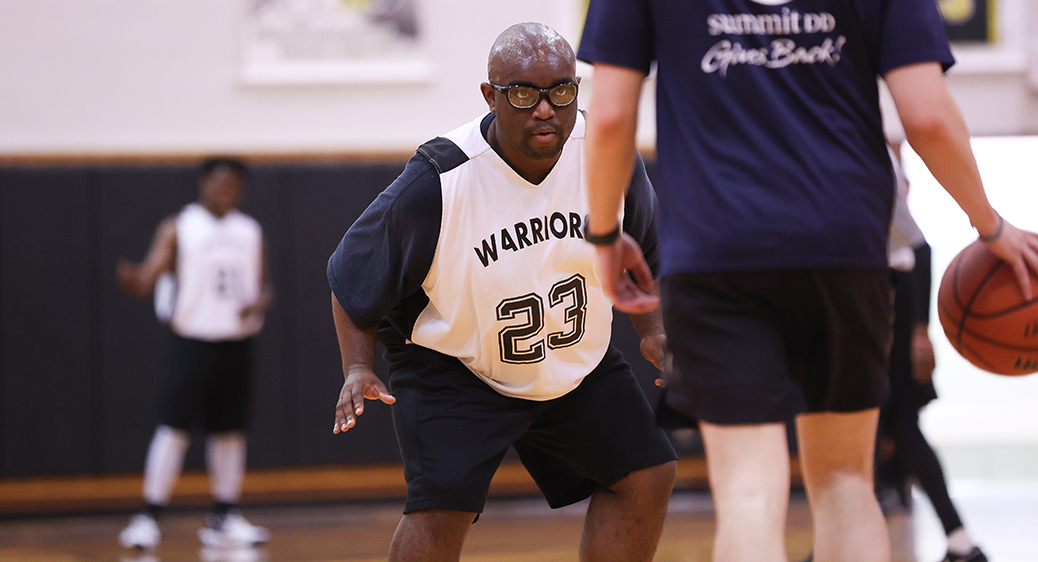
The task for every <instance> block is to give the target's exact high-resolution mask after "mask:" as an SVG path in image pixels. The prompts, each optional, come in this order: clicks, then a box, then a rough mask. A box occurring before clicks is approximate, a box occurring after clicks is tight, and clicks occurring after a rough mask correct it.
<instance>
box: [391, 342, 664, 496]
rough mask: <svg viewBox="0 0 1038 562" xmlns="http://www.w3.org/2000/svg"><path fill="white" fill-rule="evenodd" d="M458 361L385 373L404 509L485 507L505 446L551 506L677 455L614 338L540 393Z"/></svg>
mask: <svg viewBox="0 0 1038 562" xmlns="http://www.w3.org/2000/svg"><path fill="white" fill-rule="evenodd" d="M455 364H456V365H457V368H452V369H447V370H440V371H439V372H437V373H435V374H430V373H424V374H421V375H419V376H413V373H409V374H408V375H407V376H405V377H400V378H399V379H394V378H393V377H391V378H390V381H391V388H392V392H393V395H394V396H395V397H396V403H395V404H393V407H392V412H393V423H394V426H395V428H396V434H397V439H398V441H399V444H400V451H401V454H402V456H403V459H404V476H405V478H406V480H407V503H406V505H405V506H404V513H410V512H413V511H419V510H423V509H449V510H454V511H466V512H471V513H481V512H482V511H483V506H484V504H485V503H486V497H487V492H488V490H489V489H490V481H491V479H492V478H493V476H494V473H495V472H496V471H497V469H498V467H499V466H500V464H501V461H502V459H504V457H505V453H506V452H507V451H508V448H509V447H510V446H514V447H515V450H516V452H517V453H518V455H519V459H520V460H521V461H522V463H523V465H524V466H525V467H526V469H527V470H528V471H529V472H530V475H531V476H532V477H533V479H534V481H535V482H536V483H537V486H538V487H539V488H540V489H541V492H543V493H544V496H545V498H546V499H547V500H548V504H549V505H550V506H551V507H553V508H558V507H562V506H565V505H569V504H572V503H575V502H578V501H580V500H583V499H585V498H587V497H589V496H590V495H591V494H592V493H593V492H594V491H595V490H597V489H599V488H608V487H609V486H612V485H613V484H615V483H617V482H619V481H620V480H622V479H623V478H624V477H626V476H627V475H628V474H630V473H631V472H634V471H636V470H640V469H643V468H648V467H651V466H656V465H659V464H663V463H666V462H668V461H671V460H675V459H676V458H677V455H676V454H675V453H674V449H673V447H671V445H670V441H669V440H668V438H667V436H666V434H665V433H664V432H663V431H662V430H661V429H660V428H659V427H657V426H656V424H655V423H654V421H653V414H652V409H651V408H650V407H649V404H648V402H647V401H646V399H645V395H644V394H643V393H642V391H641V388H640V387H639V386H638V383H637V381H635V379H634V375H633V374H632V373H631V368H630V365H628V364H627V363H626V362H625V361H624V360H623V357H622V355H621V354H620V352H619V351H618V350H616V349H614V348H610V350H609V351H608V352H607V353H606V357H605V358H604V359H603V360H602V363H601V364H599V366H598V367H597V368H596V369H595V370H594V371H592V372H591V374H589V375H588V376H587V377H586V378H585V379H584V381H583V382H581V384H580V385H579V386H578V387H577V388H576V389H574V390H573V391H571V392H570V393H568V394H566V395H565V396H562V397H559V398H556V399H553V400H547V401H543V402H539V401H532V400H523V399H519V398H511V397H508V396H503V395H501V394H499V393H497V392H496V391H494V390H493V389H492V388H491V387H490V386H488V385H487V384H486V383H484V382H483V381H482V380H480V379H479V378H477V377H476V376H475V375H473V374H472V373H471V372H470V371H468V370H467V369H466V368H465V367H464V366H462V365H461V363H457V362H455ZM399 380H403V381H405V384H395V383H394V381H399Z"/></svg>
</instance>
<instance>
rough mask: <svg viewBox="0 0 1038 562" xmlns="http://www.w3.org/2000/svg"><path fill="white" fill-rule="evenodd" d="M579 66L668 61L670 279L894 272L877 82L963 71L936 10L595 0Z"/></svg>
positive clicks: (664, 222) (759, 1)
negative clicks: (888, 76)
mask: <svg viewBox="0 0 1038 562" xmlns="http://www.w3.org/2000/svg"><path fill="white" fill-rule="evenodd" d="M578 58H580V59H581V60H584V61H587V62H591V63H596V62H599V63H609V64H613V65H619V66H624V67H629V68H633V69H636V70H640V71H642V72H645V73H648V72H649V70H650V67H651V65H652V64H653V63H656V64H657V86H656V87H657V100H656V112H657V135H658V143H657V155H658V161H657V170H658V174H657V178H656V181H655V182H654V184H655V187H656V191H657V194H658V196H659V202H660V212H659V215H658V220H659V225H660V248H661V251H660V256H661V265H662V274H664V275H666V274H670V273H678V272H692V271H731V270H746V269H779V268H798V267H884V266H885V265H886V262H887V254H886V252H887V242H886V241H887V236H888V228H889V224H890V215H891V209H892V205H893V200H894V197H893V196H894V176H893V171H892V169H891V165H890V160H889V157H888V156H887V152H886V147H885V139H884V133H883V126H882V119H881V115H880V108H879V89H878V84H877V79H878V78H879V77H880V76H882V75H884V74H885V73H887V72H888V71H890V70H892V69H894V68H897V67H900V66H904V65H908V64H913V63H919V62H931V61H936V62H939V63H941V64H942V65H943V66H944V68H947V67H949V66H951V64H952V63H953V62H954V59H953V58H952V54H951V51H950V48H949V45H948V40H947V36H946V34H945V31H944V26H943V22H942V20H941V17H940V14H939V13H938V11H937V7H936V3H935V2H934V0H785V1H783V0H694V1H690V0H592V1H591V4H590V8H589V11H588V16H587V20H586V24H585V28H584V34H583V37H582V39H581V44H580V48H579V51H578Z"/></svg>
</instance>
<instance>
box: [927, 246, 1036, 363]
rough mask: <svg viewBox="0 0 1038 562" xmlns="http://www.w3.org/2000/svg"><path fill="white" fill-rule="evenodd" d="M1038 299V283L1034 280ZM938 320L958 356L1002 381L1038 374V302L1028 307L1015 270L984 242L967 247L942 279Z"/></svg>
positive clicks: (1034, 301)
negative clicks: (1037, 372) (1016, 376)
mask: <svg viewBox="0 0 1038 562" xmlns="http://www.w3.org/2000/svg"><path fill="white" fill-rule="evenodd" d="M1031 290H1032V294H1033V295H1038V278H1036V277H1035V275H1034V274H1033V273H1032V274H1031ZM937 314H938V316H939V317H940V319H941V326H942V327H943V328H944V334H945V335H946V336H948V340H949V341H951V344H952V346H953V347H955V350H956V351H958V352H959V354H961V355H962V356H963V357H965V358H966V359H968V360H969V362H970V363H973V364H974V365H976V366H977V367H980V368H981V369H984V370H985V371H990V372H992V373H995V374H999V375H1026V374H1029V373H1034V372H1036V371H1038V298H1033V299H1031V300H1029V301H1025V300H1024V298H1023V295H1022V294H1021V292H1020V286H1019V283H1018V282H1017V280H1016V276H1015V275H1014V274H1013V271H1012V269H1011V268H1010V267H1009V266H1008V265H1007V264H1006V263H1005V262H1003V261H1002V260H1001V259H999V258H998V256H996V255H995V254H993V253H992V252H991V251H990V250H988V249H987V247H986V246H985V245H984V243H983V242H981V241H980V240H977V241H976V242H974V243H972V244H970V245H969V246H966V248H964V249H963V250H962V251H961V252H959V254H958V255H957V256H955V259H953V260H952V262H951V264H950V265H949V266H948V269H947V270H946V271H945V272H944V277H943V278H941V286H940V289H939V290H938V292H937Z"/></svg>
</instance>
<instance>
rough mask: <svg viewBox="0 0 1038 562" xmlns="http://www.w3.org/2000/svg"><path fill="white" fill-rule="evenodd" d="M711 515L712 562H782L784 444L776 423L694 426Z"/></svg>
mask: <svg viewBox="0 0 1038 562" xmlns="http://www.w3.org/2000/svg"><path fill="white" fill-rule="evenodd" d="M700 431H701V432H702V435H703V445H704V448H705V450H706V460H707V472H708V474H709V476H710V490H711V492H712V493H713V498H714V508H715V510H716V512H717V532H716V535H715V536H714V554H713V560H714V562H785V561H786V546H785V543H786V535H785V531H786V512H787V510H788V509H789V443H788V441H787V440H786V428H785V426H784V425H783V424H781V423H769V424H761V425H715V424H710V423H705V422H702V423H700Z"/></svg>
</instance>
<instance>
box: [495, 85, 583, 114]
mask: <svg viewBox="0 0 1038 562" xmlns="http://www.w3.org/2000/svg"><path fill="white" fill-rule="evenodd" d="M487 84H489V85H490V87H491V88H494V89H495V90H497V91H498V92H501V93H502V94H504V95H505V99H506V100H508V103H509V105H511V106H512V107H514V108H516V109H531V108H534V107H537V105H538V104H540V103H541V100H542V99H545V98H547V100H548V103H550V104H551V105H552V107H566V106H568V105H571V104H572V103H573V102H575V101H577V94H578V93H579V92H580V83H579V82H577V81H570V82H563V83H561V84H555V85H554V86H551V87H549V88H538V87H536V86H528V85H526V84H512V85H511V86H501V85H499V84H494V83H493V82H487ZM563 86H573V87H574V88H576V89H577V91H576V92H574V93H573V99H572V100H570V101H569V102H567V103H563V104H558V103H555V102H554V101H553V100H552V99H551V92H552V90H554V89H556V88H561V87H563ZM515 88H527V89H530V90H536V91H537V92H538V95H537V101H535V102H533V104H531V105H528V106H525V107H524V106H519V105H516V104H515V102H514V101H512V96H511V90H514V89H515Z"/></svg>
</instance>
